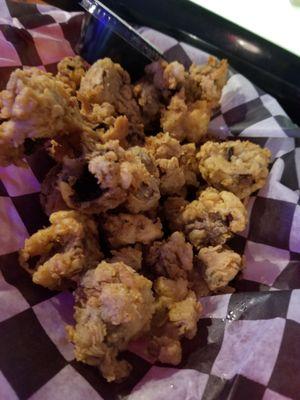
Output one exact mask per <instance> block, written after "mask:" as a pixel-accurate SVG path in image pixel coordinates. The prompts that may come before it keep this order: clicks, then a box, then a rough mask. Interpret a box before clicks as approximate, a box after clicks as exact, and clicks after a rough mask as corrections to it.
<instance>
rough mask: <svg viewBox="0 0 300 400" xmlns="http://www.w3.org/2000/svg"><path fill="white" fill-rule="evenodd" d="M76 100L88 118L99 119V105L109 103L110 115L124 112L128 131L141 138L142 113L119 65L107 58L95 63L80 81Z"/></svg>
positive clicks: (100, 106)
mask: <svg viewBox="0 0 300 400" xmlns="http://www.w3.org/2000/svg"><path fill="white" fill-rule="evenodd" d="M78 99H79V101H80V102H81V107H82V108H81V111H82V113H83V115H84V116H85V117H86V118H87V119H88V120H89V121H91V122H93V123H101V122H103V119H102V118H101V111H100V110H101V108H102V105H103V104H106V103H109V104H110V105H111V106H112V107H113V110H114V116H118V115H126V117H127V118H128V121H129V130H130V132H131V133H132V134H134V135H138V136H141V137H143V121H142V116H141V113H140V109H139V106H138V104H137V102H136V100H135V98H134V96H133V88H132V85H131V82H130V76H129V74H128V73H127V72H126V71H125V70H124V69H123V68H122V67H121V65H120V64H116V63H113V62H112V60H111V59H109V58H104V59H102V60H99V61H97V62H95V63H94V64H93V65H92V66H91V68H90V69H89V70H88V71H87V73H86V74H85V76H84V77H83V78H82V80H81V84H80V89H79V91H78ZM105 107H106V106H105Z"/></svg>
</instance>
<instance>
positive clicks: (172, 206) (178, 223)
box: [163, 196, 189, 232]
mask: <svg viewBox="0 0 300 400" xmlns="http://www.w3.org/2000/svg"><path fill="white" fill-rule="evenodd" d="M188 204H189V202H188V201H187V200H185V199H184V198H183V197H179V196H171V197H168V198H167V199H166V201H165V202H164V204H163V215H164V218H165V220H166V223H167V226H168V228H169V229H170V230H171V231H172V232H175V231H182V230H183V227H184V222H183V219H182V212H183V210H184V208H185V207H186V206H187V205H188Z"/></svg>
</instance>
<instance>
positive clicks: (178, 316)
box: [148, 277, 202, 365]
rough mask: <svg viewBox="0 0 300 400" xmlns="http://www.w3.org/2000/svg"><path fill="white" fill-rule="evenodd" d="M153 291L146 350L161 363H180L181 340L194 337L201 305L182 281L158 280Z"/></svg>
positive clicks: (161, 278) (160, 278) (184, 281)
mask: <svg viewBox="0 0 300 400" xmlns="http://www.w3.org/2000/svg"><path fill="white" fill-rule="evenodd" d="M154 292H155V297H156V300H155V314H154V316H153V320H152V329H151V333H152V338H151V340H150V341H149V344H148V351H149V353H150V354H151V355H152V356H154V357H155V358H156V359H157V360H159V361H161V362H165V363H168V364H172V365H177V364H179V363H180V361H181V344H180V339H181V338H182V337H186V338H188V339H192V338H193V337H194V336H195V334H196V332H197V322H198V320H199V318H200V315H201V312H202V306H201V304H200V303H199V302H198V301H197V299H196V296H195V293H194V292H193V291H191V290H189V289H188V283H187V281H186V280H184V279H178V280H177V281H175V280H171V279H167V278H164V277H159V278H158V279H157V280H156V281H155V283H154Z"/></svg>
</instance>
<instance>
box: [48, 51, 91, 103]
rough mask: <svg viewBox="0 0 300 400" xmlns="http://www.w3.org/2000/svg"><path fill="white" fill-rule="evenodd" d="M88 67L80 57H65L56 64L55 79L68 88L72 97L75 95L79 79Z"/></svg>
mask: <svg viewBox="0 0 300 400" xmlns="http://www.w3.org/2000/svg"><path fill="white" fill-rule="evenodd" d="M89 67H90V66H89V64H88V63H87V62H86V61H85V60H84V59H83V58H81V57H80V56H73V57H65V58H63V59H62V60H61V61H60V62H59V63H58V64H57V70H58V73H57V75H56V78H57V79H59V80H60V81H62V82H63V83H65V84H66V85H67V86H69V87H70V92H71V94H72V95H76V91H77V90H78V89H79V87H80V82H81V79H82V78H83V77H84V75H85V73H86V71H87V70H88V69H89Z"/></svg>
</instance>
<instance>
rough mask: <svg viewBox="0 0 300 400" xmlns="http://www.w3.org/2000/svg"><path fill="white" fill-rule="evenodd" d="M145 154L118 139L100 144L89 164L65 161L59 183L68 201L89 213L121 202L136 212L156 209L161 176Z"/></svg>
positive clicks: (81, 160)
mask: <svg viewBox="0 0 300 400" xmlns="http://www.w3.org/2000/svg"><path fill="white" fill-rule="evenodd" d="M144 153H145V151H144V150H140V152H139V151H138V150H137V149H135V150H134V151H132V150H127V151H126V150H124V149H123V148H122V147H121V146H120V145H119V142H118V141H116V140H114V141H109V142H107V143H105V144H103V145H100V144H98V146H97V150H96V151H95V152H94V153H93V154H91V155H90V156H89V158H90V160H89V162H88V164H86V162H85V160H83V159H78V160H64V168H63V170H62V173H61V174H60V178H59V183H58V187H59V189H60V191H61V194H62V197H63V199H64V201H65V202H66V204H67V205H68V206H69V207H70V208H75V209H79V210H81V211H82V212H86V213H101V212H106V211H108V210H110V209H113V208H116V207H118V206H119V205H120V204H124V206H125V207H126V209H127V210H128V211H130V212H132V213H139V212H143V211H147V210H150V209H152V208H155V207H156V206H157V205H158V201H159V198H160V192H159V179H158V178H157V177H155V176H153V175H152V174H151V173H150V172H149V171H148V169H147V167H146V166H145V161H144V159H143V158H142V154H144ZM149 157H150V156H149Z"/></svg>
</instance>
